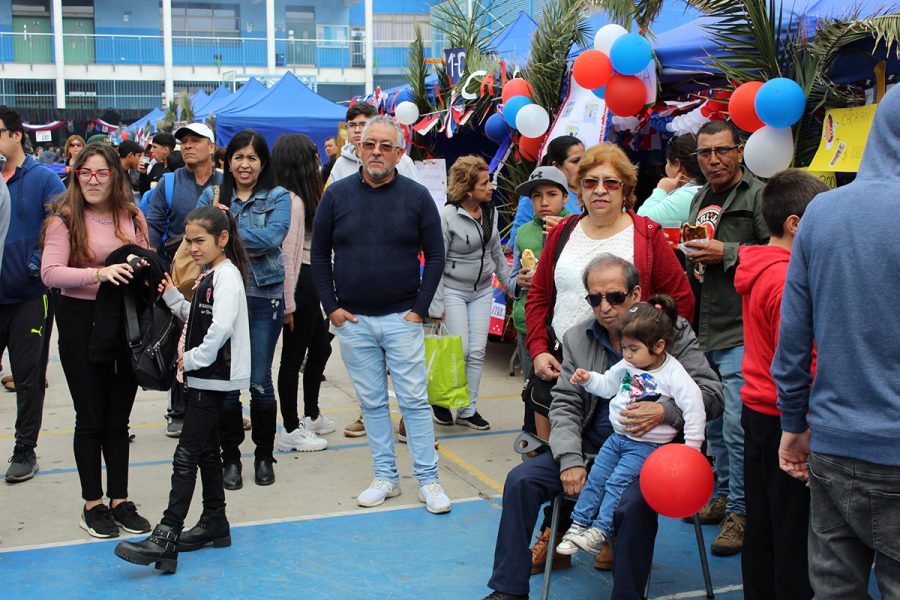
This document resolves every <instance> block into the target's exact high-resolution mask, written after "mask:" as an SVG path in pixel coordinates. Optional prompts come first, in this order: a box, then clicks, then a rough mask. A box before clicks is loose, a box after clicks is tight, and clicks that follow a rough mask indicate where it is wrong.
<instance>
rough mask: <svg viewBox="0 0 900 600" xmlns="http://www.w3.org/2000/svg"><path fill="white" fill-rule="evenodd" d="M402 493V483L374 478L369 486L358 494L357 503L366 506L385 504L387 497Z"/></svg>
mask: <svg viewBox="0 0 900 600" xmlns="http://www.w3.org/2000/svg"><path fill="white" fill-rule="evenodd" d="M399 495H400V484H399V483H393V482H391V481H387V480H386V479H373V480H372V483H370V484H369V487H367V488H366V489H364V490H363V491H362V493H361V494H360V495H359V496H357V498H356V503H357V504H359V505H360V506H365V507H366V508H371V507H373V506H378V505H379V504H384V501H385V499H387V498H393V497H395V496H399Z"/></svg>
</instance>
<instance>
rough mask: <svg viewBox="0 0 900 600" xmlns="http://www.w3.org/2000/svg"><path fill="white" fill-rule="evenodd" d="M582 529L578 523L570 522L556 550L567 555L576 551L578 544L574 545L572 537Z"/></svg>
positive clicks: (577, 534)
mask: <svg viewBox="0 0 900 600" xmlns="http://www.w3.org/2000/svg"><path fill="white" fill-rule="evenodd" d="M583 531H584V527H582V526H581V525H579V524H578V523H572V525H571V526H570V527H569V529H568V531H566V533H565V534H564V535H563V538H562V541H561V542H560V543H559V544H558V545H557V546H556V551H557V552H558V553H559V554H565V555H567V556H568V555H572V554H575V553H576V552H578V546H576V545H575V542H573V541H572V539H573V538H574V537H576V536H579V535H581V534H582V532H583Z"/></svg>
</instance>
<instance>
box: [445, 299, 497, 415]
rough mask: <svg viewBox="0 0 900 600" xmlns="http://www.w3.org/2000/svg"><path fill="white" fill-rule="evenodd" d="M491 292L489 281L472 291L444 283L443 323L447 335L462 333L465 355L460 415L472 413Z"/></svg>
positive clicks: (486, 329) (485, 339) (480, 367)
mask: <svg viewBox="0 0 900 600" xmlns="http://www.w3.org/2000/svg"><path fill="white" fill-rule="evenodd" d="M493 292H494V288H493V287H492V286H490V285H488V286H487V287H485V288H483V289H478V290H475V291H472V290H456V289H453V288H450V287H447V286H444V323H445V324H446V326H447V330H448V331H449V332H450V335H458V336H461V337H462V343H463V353H465V355H466V380H467V382H468V384H469V406H466V407H463V408H460V409H459V411H457V415H458V416H460V417H463V418H468V417H471V416H472V415H473V414H475V405H476V402H477V400H478V388H479V386H480V385H481V369H482V367H483V366H484V352H485V347H486V346H487V338H488V328H489V327H490V322H491V301H492V297H493Z"/></svg>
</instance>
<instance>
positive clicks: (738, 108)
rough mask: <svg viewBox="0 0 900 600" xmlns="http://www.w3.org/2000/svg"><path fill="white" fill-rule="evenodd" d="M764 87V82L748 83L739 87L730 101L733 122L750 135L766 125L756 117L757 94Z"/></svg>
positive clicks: (729, 110)
mask: <svg viewBox="0 0 900 600" xmlns="http://www.w3.org/2000/svg"><path fill="white" fill-rule="evenodd" d="M762 85H763V82H762V81H748V82H747V83H744V84H742V85H740V86H738V88H737V89H736V90H734V93H733V94H732V95H731V99H730V100H729V101H728V112H729V113H730V114H731V120H732V121H733V122H734V124H735V125H737V126H738V127H740V128H741V129H743V130H744V131H747V132H750V133H753V132H754V131H756V130H757V129H760V128H761V127H764V126H765V123H763V122H762V121H761V120H760V118H759V117H758V116H757V115H756V106H755V103H756V92H758V91H759V88H761V87H762Z"/></svg>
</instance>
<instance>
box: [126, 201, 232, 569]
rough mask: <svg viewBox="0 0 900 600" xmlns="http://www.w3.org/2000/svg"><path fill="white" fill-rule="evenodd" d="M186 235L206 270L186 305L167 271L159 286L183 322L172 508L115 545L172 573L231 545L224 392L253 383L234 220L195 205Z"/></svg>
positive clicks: (222, 212) (135, 560)
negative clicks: (198, 493) (192, 518)
mask: <svg viewBox="0 0 900 600" xmlns="http://www.w3.org/2000/svg"><path fill="white" fill-rule="evenodd" d="M184 239H185V241H186V242H187V243H188V244H190V250H191V257H192V258H193V259H194V261H195V262H196V263H198V264H199V265H201V267H203V268H204V272H203V274H202V275H201V276H200V278H199V279H198V280H197V285H196V288H195V290H194V296H193V300H192V301H191V302H188V301H187V300H185V299H184V297H183V296H182V295H181V292H179V291H178V289H177V288H176V287H174V284H173V283H172V279H171V278H170V277H169V275H168V274H166V278H165V279H164V280H163V282H162V283H160V291H162V290H165V294H164V295H163V298H164V299H165V301H166V304H168V305H169V308H170V309H171V310H172V313H173V314H175V315H176V316H177V317H179V318H180V319H181V320H187V333H186V335H185V346H184V347H185V351H184V354H183V356H182V357H181V358H180V359H179V365H178V366H179V370H182V369H183V371H184V375H185V384H186V388H187V408H186V410H185V416H184V427H183V429H182V431H181V437H180V438H179V440H178V447H177V448H176V449H175V458H174V460H173V464H172V471H173V472H172V489H171V492H170V493H169V506H168V508H167V509H166V510H165V512H164V513H163V518H162V521H161V522H160V524H159V525H157V526H156V528H155V529H154V530H153V533H152V534H151V535H150V537H149V538H147V539H146V540H144V541H142V542H136V543H135V542H122V543H120V544H118V545H117V546H116V556H118V557H120V558H122V559H125V560H127V561H129V562H133V563H136V564H142V565H149V564H151V563H156V568H157V569H160V570H162V571H166V572H170V573H174V572H175V569H176V567H177V561H178V552H179V551H181V552H189V551H191V550H197V549H199V548H202V547H203V546H206V545H207V544H210V543H211V544H213V545H214V546H216V547H225V546H230V545H231V532H230V528H229V524H228V520H227V519H226V517H225V488H224V486H223V484H222V459H221V456H220V449H219V432H218V427H219V413H220V411H221V409H222V403H223V401H224V400H225V396H226V394H227V393H228V392H229V391H233V390H241V389H244V388H247V387H249V385H250V328H249V325H248V318H247V298H246V296H245V292H244V280H245V277H246V274H247V273H248V264H249V262H248V259H247V253H246V251H245V249H244V246H243V244H242V243H241V239H240V237H239V235H238V232H237V226H236V224H235V221H234V218H233V217H232V216H231V213H230V212H228V211H227V209H225V208H224V207H221V206H206V207H201V208H197V209H195V210H194V211H192V212H191V213H190V214H189V215H188V216H187V218H186V219H185V228H184ZM176 385H177V384H176ZM198 467H199V469H200V473H201V481H202V483H203V514H202V515H201V516H200V522H199V523H197V526H196V527H194V528H192V529H189V530H188V531H185V532H184V533H181V530H182V527H183V526H184V519H185V518H186V517H187V513H188V508H189V507H190V504H191V497H192V496H193V494H194V486H195V484H196V481H197V469H198Z"/></svg>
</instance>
